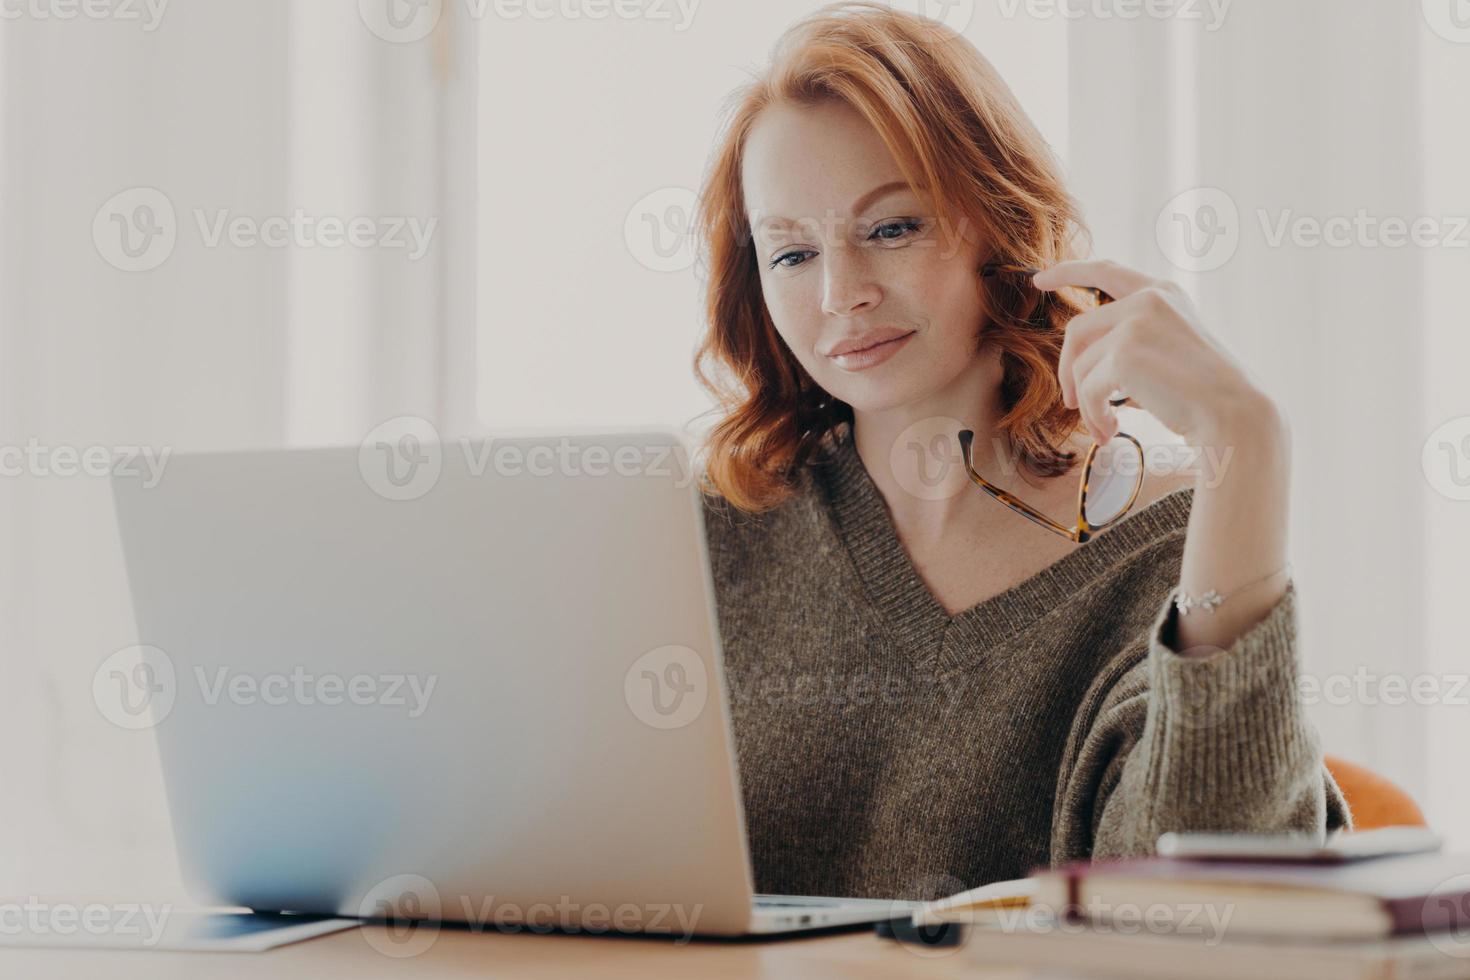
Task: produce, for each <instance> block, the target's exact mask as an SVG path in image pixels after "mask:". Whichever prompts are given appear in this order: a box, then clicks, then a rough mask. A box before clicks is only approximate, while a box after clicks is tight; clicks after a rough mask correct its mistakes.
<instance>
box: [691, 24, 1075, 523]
mask: <svg viewBox="0 0 1470 980" xmlns="http://www.w3.org/2000/svg"><path fill="white" fill-rule="evenodd" d="M832 99H836V100H840V101H842V102H844V103H846V104H847V105H849V106H851V107H853V108H855V109H856V110H857V111H858V112H859V113H861V114H862V116H863V117H864V118H865V119H866V120H867V121H868V122H869V124H871V125H872V126H873V127H874V129H876V130H877V132H878V133H879V135H880V136H881V137H882V139H883V142H884V144H885V145H886V146H887V148H888V150H889V152H890V153H892V154H893V157H894V159H895V160H896V161H897V163H898V165H899V167H900V168H901V170H902V172H903V175H904V178H905V179H906V180H907V181H908V182H909V184H910V185H911V186H912V187H913V188H914V189H915V191H916V193H918V194H920V199H921V200H922V201H924V202H925V204H926V205H927V206H929V207H932V208H933V209H934V213H935V214H936V215H939V216H941V220H940V222H939V223H940V225H941V226H942V227H953V226H956V225H958V227H960V228H972V229H976V230H977V231H978V232H979V238H980V241H981V242H982V243H983V251H984V252H985V255H984V257H983V259H982V263H983V262H1007V263H1016V264H1020V265H1027V266H1040V267H1045V266H1049V265H1053V264H1055V263H1056V262H1058V261H1061V260H1063V259H1067V258H1072V257H1074V256H1075V255H1076V254H1078V253H1077V250H1076V248H1075V243H1076V242H1077V241H1078V239H1086V238H1087V231H1086V228H1085V227H1084V226H1083V224H1082V221H1081V218H1080V215H1079V211H1078V208H1077V205H1076V202H1075V201H1074V200H1073V199H1072V197H1071V196H1070V194H1069V193H1068V192H1067V190H1066V188H1065V186H1064V184H1063V180H1062V176H1061V168H1060V166H1059V164H1058V163H1057V161H1056V159H1055V157H1054V156H1053V154H1052V152H1051V149H1050V147H1049V146H1048V145H1047V144H1046V141H1045V140H1043V139H1042V137H1041V135H1040V133H1038V132H1037V131H1036V128H1035V127H1034V126H1033V125H1032V124H1031V121H1030V120H1029V119H1028V118H1027V117H1026V115H1025V113H1024V112H1022V111H1021V107H1020V105H1019V104H1018V103H1017V101H1016V99H1015V96H1014V95H1012V94H1011V91H1010V89H1009V88H1008V87H1007V86H1006V84H1005V82H1004V81H1002V80H1001V77H1000V75H999V74H997V72H996V71H995V69H994V68H993V67H992V66H991V64H990V62H988V61H987V60H986V59H985V58H984V56H982V55H981V54H980V52H979V51H977V50H976V49H975V47H974V46H973V45H971V44H970V43H969V42H968V41H966V40H965V39H964V38H963V37H961V36H960V35H959V34H957V33H955V32H954V31H952V30H950V29H949V28H948V27H945V26H944V25H942V24H940V23H938V22H936V21H933V20H930V19H928V18H926V17H922V16H919V15H917V14H910V13H905V12H903V11H899V10H894V9H892V8H890V7H887V6H885V5H883V4H882V3H876V2H866V0H860V2H847V3H835V4H831V5H829V6H827V7H824V8H822V9H821V10H819V11H817V12H816V13H815V14H813V15H811V16H809V17H807V18H806V19H804V20H802V21H799V22H798V23H796V24H795V25H794V26H792V27H791V28H790V29H789V30H787V31H786V33H785V34H783V35H782V36H781V38H780V39H779V40H778V41H777V43H776V47H775V50H774V54H773V58H772V62H771V64H770V66H769V67H768V68H767V69H766V70H765V71H764V72H763V73H761V74H760V75H759V76H757V77H756V78H755V79H754V80H753V81H752V82H751V83H749V84H748V85H746V86H744V87H742V88H741V89H738V90H737V91H736V92H735V93H733V95H732V99H731V105H730V107H729V109H727V112H728V119H727V121H726V122H725V124H724V126H723V135H722V136H721V138H720V140H719V142H718V143H717V145H716V148H715V152H714V154H713V157H712V160H711V164H710V167H709V170H708V171H707V173H706V175H705V177H704V181H703V187H702V189H701V193H700V196H699V207H698V212H697V215H696V218H695V228H696V232H697V234H698V236H699V240H700V242H701V261H702V262H703V263H704V264H705V265H706V269H707V273H708V279H707V287H706V298H705V314H706V319H707V331H706V333H705V335H704V337H703V339H702V341H701V343H700V346H699V349H698V351H697V353H696V354H695V358H694V372H695V376H696V378H698V380H699V382H700V384H701V385H703V386H704V387H705V389H706V390H708V391H709V392H710V393H711V394H712V395H714V397H715V398H716V400H717V401H718V403H719V407H718V408H717V409H715V411H717V412H720V413H722V417H721V418H720V420H719V421H718V422H717V424H715V426H714V427H713V429H712V430H711V431H710V433H709V435H708V438H707V442H706V445H705V446H704V450H703V452H704V461H705V466H704V472H703V484H704V488H705V490H706V492H709V493H714V494H717V495H719V496H723V497H724V498H726V499H727V500H729V501H730V502H731V503H732V504H734V505H735V506H736V507H738V508H739V509H741V510H743V511H747V512H751V513H755V512H760V511H764V510H769V509H770V508H772V507H775V506H777V505H778V504H780V503H782V502H783V501H784V500H786V499H787V498H788V497H790V496H791V495H792V494H793V493H794V492H795V490H796V479H795V477H796V474H797V471H798V469H799V468H800V467H801V466H804V465H806V464H807V463H809V462H811V461H812V460H813V459H814V458H817V456H818V452H819V450H821V449H824V448H830V440H831V439H832V438H833V433H834V430H836V429H837V427H838V426H840V425H842V424H843V423H848V424H850V423H851V421H852V409H851V407H850V406H848V405H846V404H845V403H843V402H841V401H840V400H838V399H834V398H831V397H829V396H828V395H827V393H826V392H825V391H823V390H822V389H821V388H820V386H818V385H817V384H816V382H815V381H813V380H812V378H811V376H810V375H809V374H808V373H807V372H806V370H805V369H804V368H802V366H801V365H800V364H799V363H798V362H797V360H796V358H795V357H794V356H793V355H792V353H791V351H790V350H789V349H788V348H787V346H786V344H785V342H784V341H783V340H782V339H781V338H780V336H779V335H778V334H777V332H776V328H775V325H774V324H773V323H772V322H771V318H770V314H769V313H768V311H767V309H766V305H765V301H764V298H763V296H762V293H761V285H760V273H759V267H758V264H757V258H756V255H755V249H754V247H753V242H752V234H751V228H750V224H749V220H748V218H747V217H746V215H747V208H746V203H745V197H744V193H743V190H742V187H741V180H740V174H741V163H742V159H743V152H744V146H745V140H746V136H747V135H748V134H749V132H750V129H751V126H752V124H753V123H754V121H755V119H756V117H757V116H758V115H759V114H760V112H761V111H762V110H763V109H765V108H766V107H768V106H771V105H774V104H778V103H781V104H789V105H797V106H811V105H815V104H818V103H821V102H823V101H826V100H832ZM979 272H980V270H979V269H978V268H977V269H976V275H977V276H978V275H979ZM987 283H988V284H989V285H990V288H989V289H985V290H982V296H983V305H984V310H985V318H984V319H985V322H984V324H983V325H982V324H977V325H976V326H977V330H976V335H977V338H978V337H979V335H980V333H981V327H982V326H983V327H984V330H983V332H984V340H985V342H987V343H989V344H992V345H994V346H995V347H996V348H999V350H1000V351H1001V357H1002V363H1003V367H1004V374H1003V377H1002V381H1001V392H1000V394H1001V404H1002V406H1003V408H1004V410H1005V412H1004V415H1003V417H1002V418H1001V420H1000V421H999V423H998V428H999V430H1000V431H999V433H998V435H999V436H1000V437H1001V438H1002V439H1003V440H1004V441H1005V442H1006V443H1007V444H1008V448H1009V451H1010V452H1011V453H1012V454H1013V455H1014V457H1015V458H1016V460H1017V462H1018V464H1019V466H1020V467H1021V469H1023V470H1024V471H1026V472H1028V473H1032V474H1035V475H1038V476H1050V475H1056V474H1058V473H1064V472H1066V471H1067V470H1068V469H1070V468H1071V467H1072V466H1073V465H1074V463H1075V456H1076V453H1073V452H1064V451H1062V450H1061V449H1060V448H1059V446H1060V445H1061V444H1063V443H1065V441H1066V440H1067V438H1068V437H1070V436H1071V435H1072V434H1073V433H1074V432H1076V431H1077V429H1078V428H1079V427H1080V425H1081V415H1080V413H1079V412H1077V411H1076V410H1074V409H1068V408H1066V406H1064V405H1063V404H1062V399H1061V386H1060V385H1059V384H1058V382H1057V378H1056V370H1057V364H1058V359H1059V356H1060V353H1061V347H1062V337H1063V332H1062V331H1063V328H1064V326H1065V324H1066V322H1067V321H1068V320H1069V319H1071V318H1072V317H1073V316H1074V315H1076V314H1077V313H1078V312H1079V310H1080V307H1079V306H1078V305H1077V304H1076V303H1075V302H1074V301H1072V300H1071V299H1069V298H1067V297H1066V296H1063V295H1062V294H1060V293H1044V292H1040V291H1038V290H1035V289H1032V288H1030V286H1029V284H1027V283H1025V282H1024V281H1020V280H1018V279H1016V278H1014V277H1012V278H1009V279H1008V278H1006V277H1004V276H1002V277H997V278H994V279H990V280H987ZM978 349H979V345H978V342H977V350H978Z"/></svg>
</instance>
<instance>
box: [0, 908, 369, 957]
mask: <svg viewBox="0 0 1470 980" xmlns="http://www.w3.org/2000/svg"><path fill="white" fill-rule="evenodd" d="M54 908H55V907H51V908H50V909H46V910H41V911H33V912H31V913H30V914H27V912H26V907H25V906H14V909H15V910H16V912H17V914H15V915H9V916H6V918H5V921H4V922H0V946H58V947H67V948H72V949H78V948H80V949H137V950H185V951H193V952H225V953H259V952H262V951H264V950H267V949H274V948H275V947H277V946H284V945H286V944H287V943H295V942H300V941H301V940H303V939H312V938H314V937H316V936H324V935H326V934H328V933H332V932H341V931H342V930H343V929H351V928H353V927H354V926H356V925H357V920H356V919H334V918H327V917H323V916H317V915H273V914H265V913H251V912H205V911H190V912H180V911H174V910H172V909H170V908H168V907H158V906H139V907H138V908H137V910H136V914H135V915H132V916H122V915H118V914H116V913H115V912H114V914H112V915H111V916H109V917H108V918H107V921H106V923H105V924H103V922H102V919H101V917H98V918H97V919H96V920H95V921H94V922H89V921H88V916H87V914H86V908H85V907H80V906H79V907H75V911H76V913H77V914H75V915H68V916H65V917H62V916H57V915H56V914H55V913H54Z"/></svg>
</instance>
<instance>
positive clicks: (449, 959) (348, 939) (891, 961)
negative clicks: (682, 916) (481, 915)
mask: <svg viewBox="0 0 1470 980" xmlns="http://www.w3.org/2000/svg"><path fill="white" fill-rule="evenodd" d="M370 932H371V933H372V935H370ZM379 946H382V947H384V948H389V949H391V948H393V943H392V941H391V940H389V939H388V938H387V934H386V933H385V932H384V931H383V929H382V927H379V926H371V927H367V928H364V929H351V930H348V931H346V932H339V933H335V934H333V935H330V936H322V937H319V938H317V939H310V940H307V941H305V942H301V943H296V944H295V945H291V946H283V947H281V948H279V949H274V950H271V951H269V952H265V953H170V952H132V951H114V950H80V949H18V948H13V947H12V948H0V976H6V977H24V978H26V980H40V978H45V977H64V978H67V980H72V978H75V977H109V978H112V977H117V978H121V980H129V978H138V980H171V978H175V977H177V978H179V980H195V978H196V977H199V978H211V980H212V978H215V977H224V978H230V977H272V978H275V977H306V978H310V980H330V978H333V977H352V978H354V980H358V978H372V977H386V976H404V977H407V976H412V977H416V978H417V977H426V978H434V977H475V978H477V980H484V978H487V977H493V978H494V980H515V978H520V977H537V978H546V977H578V978H581V977H613V978H627V980H657V978H659V977H678V978H681V980H684V978H692V977H698V978H700V980H735V978H742V980H743V978H754V977H759V978H772V980H792V978H796V977H800V978H808V977H813V978H817V980H822V978H864V980H890V978H907V977H916V978H921V980H922V978H929V977H932V978H936V980H946V978H960V977H965V978H967V980H1022V978H1023V977H1024V974H1023V973H1020V972H1016V971H1010V970H1005V971H995V970H988V971H987V970H983V969H981V968H978V967H973V966H969V965H967V964H966V963H965V962H964V958H963V957H962V956H960V955H958V950H957V948H955V947H950V948H948V949H933V950H928V949H925V950H918V949H913V948H911V947H906V946H902V945H900V944H899V943H896V942H893V941H892V940H887V939H879V938H878V937H877V936H875V935H873V934H872V933H871V932H852V933H840V934H835V935H832V934H829V935H822V936H815V937H803V938H789V939H778V940H769V941H764V942H758V943H757V942H738V943H728V942H712V941H701V940H695V941H693V942H689V943H686V944H684V945H682V946H681V945H675V944H674V943H673V942H672V941H671V940H667V939H644V938H641V937H630V936H594V935H535V934H530V933H519V934H498V933H492V932H484V933H480V934H475V933H472V932H469V931H465V930H458V929H444V930H442V931H440V932H439V934H438V935H437V936H436V937H435V939H434V942H433V945H431V946H429V948H428V949H427V950H426V951H425V952H423V953H421V954H419V955H417V956H411V957H402V958H395V957H392V956H388V955H386V954H385V953H383V952H381V951H380V949H379V948H377V947H379Z"/></svg>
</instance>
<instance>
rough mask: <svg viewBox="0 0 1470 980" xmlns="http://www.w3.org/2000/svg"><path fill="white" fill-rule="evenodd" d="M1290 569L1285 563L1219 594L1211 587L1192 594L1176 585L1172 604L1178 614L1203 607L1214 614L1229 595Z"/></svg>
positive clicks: (1184, 614) (1184, 613) (1186, 613)
mask: <svg viewBox="0 0 1470 980" xmlns="http://www.w3.org/2000/svg"><path fill="white" fill-rule="evenodd" d="M1290 571H1291V565H1290V564H1287V565H1286V566H1285V567H1283V568H1278V569H1277V570H1276V571H1274V572H1272V573H1271V574H1270V575H1263V576H1262V577H1261V578H1258V579H1256V580H1255V581H1254V582H1247V583H1246V584H1245V585H1242V586H1241V587H1240V588H1238V589H1232V590H1231V591H1229V592H1227V593H1225V594H1224V595H1221V594H1220V593H1219V592H1217V591H1215V590H1214V589H1211V590H1210V591H1208V592H1206V593H1205V594H1204V595H1202V596H1192V595H1190V594H1189V593H1188V592H1185V591H1184V590H1183V589H1182V588H1177V587H1176V588H1175V589H1174V592H1173V598H1174V605H1175V606H1176V607H1177V608H1178V609H1179V615H1181V616H1188V615H1189V611H1190V610H1191V609H1203V610H1205V611H1206V612H1208V613H1210V614H1211V615H1214V613H1215V609H1216V608H1217V607H1218V606H1219V605H1220V604H1221V603H1223V602H1224V601H1225V600H1226V599H1228V598H1230V597H1231V596H1233V595H1238V594H1239V593H1241V592H1244V591H1245V590H1246V589H1248V588H1250V587H1251V586H1253V585H1260V584H1261V583H1262V582H1265V581H1267V580H1268V579H1273V578H1275V577H1276V576H1278V575H1280V574H1281V573H1282V572H1290Z"/></svg>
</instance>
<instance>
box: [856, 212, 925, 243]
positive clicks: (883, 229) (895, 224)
mask: <svg viewBox="0 0 1470 980" xmlns="http://www.w3.org/2000/svg"><path fill="white" fill-rule="evenodd" d="M921 227H923V225H922V224H921V223H920V222H918V221H913V220H911V219H908V218H905V219H904V220H902V221H889V222H886V223H885V224H881V225H879V226H878V227H876V228H874V229H873V233H872V234H870V235H869V236H868V240H869V241H872V240H874V239H877V240H878V241H884V242H896V241H899V240H901V239H902V238H904V236H906V235H908V234H909V233H910V232H915V231H918V230H919V229H920V228H921Z"/></svg>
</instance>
